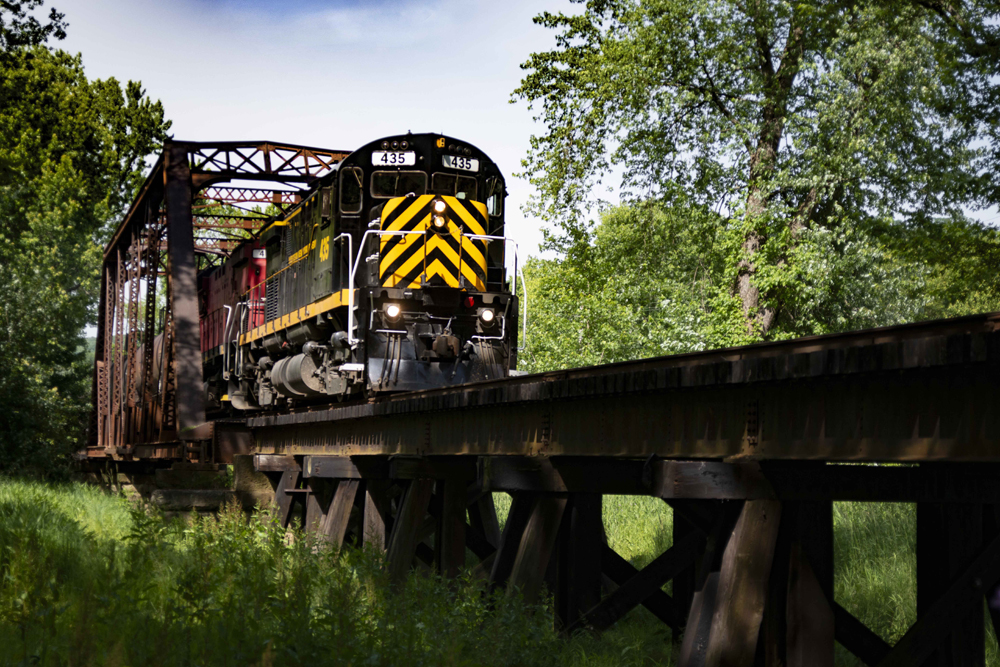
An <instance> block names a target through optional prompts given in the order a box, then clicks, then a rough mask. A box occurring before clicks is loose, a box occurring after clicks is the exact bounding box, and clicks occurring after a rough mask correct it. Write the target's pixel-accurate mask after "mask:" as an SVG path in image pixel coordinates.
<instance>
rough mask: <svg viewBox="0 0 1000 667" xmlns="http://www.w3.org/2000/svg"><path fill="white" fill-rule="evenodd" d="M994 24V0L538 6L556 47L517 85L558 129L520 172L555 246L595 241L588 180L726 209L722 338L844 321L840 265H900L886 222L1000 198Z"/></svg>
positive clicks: (614, 0) (952, 212) (669, 201)
mask: <svg viewBox="0 0 1000 667" xmlns="http://www.w3.org/2000/svg"><path fill="white" fill-rule="evenodd" d="M577 1H580V0H577ZM998 18H1000V5H997V4H996V3H975V2H966V3H962V2H958V3H939V2H933V1H930V0H929V1H926V2H924V1H919V0H914V1H912V2H911V1H904V0H899V1H895V2H860V1H849V0H831V1H827V2H817V3H793V2H783V1H779V0H746V1H743V0H644V1H643V2H638V1H632V0H590V1H588V2H586V4H585V6H584V8H583V12H582V13H581V14H579V15H573V16H567V15H563V14H549V13H544V14H542V15H540V16H538V17H537V18H536V19H535V20H536V22H537V23H539V24H541V25H544V26H547V27H550V28H553V29H556V30H558V31H559V33H558V36H557V38H556V48H555V49H554V50H552V51H549V52H545V53H536V54H533V55H532V56H531V57H530V58H529V59H528V61H527V62H526V63H525V64H524V65H523V66H522V67H523V68H524V69H526V70H527V71H528V74H527V75H526V76H525V78H524V79H523V81H522V84H521V86H520V87H519V88H518V89H517V90H516V91H515V93H514V94H515V97H517V98H520V99H524V100H527V101H528V102H529V103H531V104H533V105H539V106H540V108H541V109H540V119H541V120H543V121H544V122H545V124H546V127H547V132H546V133H545V134H543V135H541V136H537V137H533V139H532V148H531V152H530V153H529V156H528V158H527V160H526V161H525V167H526V173H527V175H528V176H529V178H530V179H531V181H532V183H533V184H534V185H535V186H536V187H537V189H538V195H537V197H536V198H535V199H534V200H533V204H532V206H533V210H534V211H535V212H536V213H537V214H539V215H540V216H542V217H543V218H544V219H546V220H547V221H549V222H550V223H552V224H553V227H552V229H551V230H550V233H549V236H548V237H547V241H548V246H549V247H551V248H554V249H556V250H558V251H561V252H563V253H567V252H569V251H570V249H571V248H573V247H575V246H579V245H580V244H582V243H588V242H590V239H591V236H590V234H589V225H588V223H587V213H588V210H589V206H590V204H592V203H593V201H594V198H593V194H592V193H594V192H595V191H596V186H597V185H598V184H599V183H600V182H601V179H602V178H603V177H605V176H606V175H607V174H608V173H609V172H610V171H611V170H612V169H614V168H620V169H621V170H622V173H623V182H622V187H623V189H622V192H623V198H624V200H625V201H626V202H636V201H642V200H646V201H658V202H661V203H662V204H663V205H665V206H672V205H674V204H675V203H678V202H679V203H680V204H681V205H682V206H691V205H694V206H699V207H702V208H703V209H706V210H714V211H716V212H717V213H718V214H719V223H718V224H719V228H720V229H719V233H718V236H717V238H718V243H719V247H720V248H721V249H722V251H723V252H724V253H725V259H724V262H723V264H724V266H725V267H726V268H725V274H726V275H725V276H724V277H723V279H722V280H721V281H720V284H719V285H718V288H719V292H718V293H717V295H716V298H715V299H714V300H713V302H714V304H715V306H716V307H717V308H725V309H728V310H729V311H730V312H729V313H728V314H719V313H716V315H715V317H716V318H717V319H720V320H729V321H738V323H739V326H738V327H735V328H733V329H731V330H730V332H729V335H728V338H727V342H729V343H740V342H751V341H754V340H759V339H761V338H764V339H767V338H778V337H785V336H790V335H798V334H802V333H814V332H821V331H825V330H835V329H837V328H840V327H842V326H847V325H849V323H850V322H852V321H855V320H857V319H858V318H856V317H854V316H852V315H850V313H847V315H846V316H845V315H844V313H841V314H840V315H836V316H833V320H830V319H824V318H828V317H830V316H831V310H833V311H836V310H838V308H837V307H835V306H837V304H836V303H834V302H831V301H830V298H828V297H830V296H831V294H832V293H831V292H829V289H832V288H833V287H834V286H832V285H830V283H829V280H828V277H829V276H831V275H845V276H849V275H850V272H851V270H852V268H851V267H852V266H853V265H857V264H858V262H861V263H867V264H869V265H872V266H874V265H873V264H872V262H875V263H879V262H881V263H883V264H884V265H885V266H888V264H885V262H889V261H890V258H889V256H888V255H887V254H886V253H887V252H888V246H887V245H886V243H885V241H884V239H882V238H881V237H880V236H879V235H880V234H881V233H882V232H883V231H884V230H885V229H886V228H887V227H891V226H892V225H917V224H926V223H927V222H928V221H930V220H932V219H934V218H937V217H948V218H951V219H954V220H960V219H962V209H963V207H971V208H982V207H987V206H989V205H992V204H995V203H997V202H998V201H1000V190H998V187H1000V180H998V179H996V178H994V177H993V170H992V169H991V168H990V164H991V161H992V160H994V159H995V158H996V157H997V154H998V152H1000V141H998V140H997V139H998V137H997V132H998V127H1000V125H998V120H1000V98H998V91H1000V88H998V86H997V84H996V82H995V81H994V80H993V79H994V76H993V75H994V73H995V72H996V71H997V64H998V59H1000V49H998V48H997V45H998V37H997V35H998V32H997V31H998V28H997V25H998V21H997V19H998ZM598 203H599V202H598ZM666 250H667V249H664V251H666ZM878 258H881V259H878ZM890 263H891V262H890ZM840 287H841V288H842V289H841V292H843V289H847V285H841V286H840ZM870 288H871V287H870V286H869V289H870ZM824 290H826V291H824ZM834 291H835V292H836V289H835V290H834ZM850 291H851V290H850V289H847V292H850ZM835 296H836V298H841V297H842V296H843V294H840V295H835ZM841 306H842V304H841ZM840 310H843V307H840ZM904 310H905V309H904ZM861 319H864V318H861Z"/></svg>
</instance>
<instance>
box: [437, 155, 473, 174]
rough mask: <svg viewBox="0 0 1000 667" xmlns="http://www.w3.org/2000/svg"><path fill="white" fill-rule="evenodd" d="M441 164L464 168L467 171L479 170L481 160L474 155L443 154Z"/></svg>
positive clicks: (453, 167) (450, 167)
mask: <svg viewBox="0 0 1000 667" xmlns="http://www.w3.org/2000/svg"><path fill="white" fill-rule="evenodd" d="M441 164H443V165H444V166H445V167H447V168H449V169H464V170H465V171H479V160H477V159H476V158H474V157H462V156H461V155H442V156H441Z"/></svg>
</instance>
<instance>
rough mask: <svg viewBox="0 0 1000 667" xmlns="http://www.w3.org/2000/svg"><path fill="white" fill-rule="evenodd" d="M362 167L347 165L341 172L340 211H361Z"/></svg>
mask: <svg viewBox="0 0 1000 667" xmlns="http://www.w3.org/2000/svg"><path fill="white" fill-rule="evenodd" d="M361 176H362V174H361V167H347V168H346V169H344V170H343V171H341V172H340V212H341V213H360V212H361V191H362V188H361Z"/></svg>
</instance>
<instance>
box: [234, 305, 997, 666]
mask: <svg viewBox="0 0 1000 667" xmlns="http://www.w3.org/2000/svg"><path fill="white" fill-rule="evenodd" d="M998 324H1000V314H993V315H983V316H976V317H970V318H962V319H955V320H946V321H942V322H932V323H924V324H919V325H909V326H904V327H893V328H888V329H882V330H876V331H870V332H857V333H852V334H843V335H838V336H829V337H817V338H812V339H803V340H798V341H787V342H783V343H774V344H765V345H759V346H752V347H747V348H739V349H733V350H716V351H711V352H705V353H698V354H692V355H680V356H675V357H664V358H661V359H651V360H644V361H639V362H633V363H628V364H616V365H611V366H603V367H595V368H589V369H578V370H573V371H565V372H560V373H549V374H543V375H537V376H525V377H518V378H510V379H508V380H505V381H498V382H488V383H481V384H474V385H466V386H463V387H455V388H451V389H442V390H433V391H428V392H419V393H414V394H409V395H401V396H394V397H390V398H387V399H380V400H378V401H375V402H372V403H368V404H362V405H354V406H347V405H345V406H338V407H333V408H329V407H323V408H316V409H312V410H302V411H298V412H294V413H288V414H283V415H262V416H258V417H254V418H252V419H249V420H248V421H247V423H246V426H245V427H242V428H243V429H244V430H243V431H242V433H244V435H245V436H246V437H247V439H248V444H247V450H246V451H250V452H252V453H253V455H254V457H255V458H254V460H255V466H256V468H257V470H259V471H263V472H266V473H268V474H269V475H271V476H272V477H273V479H274V481H275V484H276V488H277V491H278V492H277V499H278V505H279V507H280V511H281V513H282V516H283V517H284V518H285V520H288V518H289V517H291V516H292V514H293V513H294V512H296V511H300V512H301V513H302V520H303V521H304V523H305V525H307V526H309V527H312V529H314V530H318V531H319V532H321V533H322V534H323V535H325V536H326V537H327V539H329V540H330V541H331V542H333V543H334V544H335V545H340V544H342V543H343V542H344V540H345V539H346V538H347V537H348V536H351V535H353V536H352V537H351V539H352V540H354V541H355V542H356V543H363V544H374V545H375V546H377V547H378V548H381V549H385V550H386V552H387V562H388V567H389V570H390V572H391V575H392V578H393V579H394V580H396V581H399V580H400V579H401V578H403V577H404V576H405V574H406V572H407V571H408V570H409V569H410V568H411V567H412V566H414V564H416V565H417V566H426V567H428V568H432V569H434V570H435V571H437V572H440V573H441V574H443V575H446V576H454V575H455V574H456V573H458V572H459V571H461V570H462V569H463V568H471V569H472V571H473V572H474V573H476V574H477V575H478V576H480V577H482V578H483V579H484V580H487V581H488V582H489V586H491V587H506V589H507V590H508V591H515V590H517V591H520V593H521V594H523V595H524V596H525V597H526V598H527V599H529V600H534V599H537V598H538V596H539V594H540V593H541V592H542V591H543V590H547V591H549V592H550V593H551V594H552V595H553V597H554V607H555V614H556V619H555V622H556V625H557V627H558V628H560V629H561V630H563V631H564V632H567V633H571V632H574V631H576V630H578V629H590V630H592V631H598V632H599V631H601V630H604V629H606V628H608V627H610V626H611V625H613V624H614V623H615V622H616V621H618V620H619V619H621V618H623V617H624V616H625V615H626V614H627V613H628V612H629V611H630V610H632V609H634V608H636V607H638V606H639V605H642V606H644V607H645V608H646V609H648V610H649V611H650V612H651V613H652V614H653V615H654V616H656V617H657V618H659V619H660V620H661V621H663V622H664V623H665V624H666V625H668V626H669V627H670V628H672V629H673V631H674V632H673V636H674V637H675V638H682V639H681V640H680V644H679V646H678V647H677V651H678V653H679V657H680V662H679V664H680V665H682V666H683V667H693V666H701V665H706V666H712V667H715V666H745V665H766V666H768V667H772V666H774V667H776V666H778V665H785V666H803V667H805V666H809V667H817V666H820V667H821V666H823V665H833V656H834V644H835V642H837V643H840V644H841V645H842V646H843V647H844V648H846V649H847V650H848V651H850V652H851V653H853V654H854V655H855V656H857V657H858V658H859V659H860V660H861V661H862V662H863V663H864V664H867V665H880V666H888V665H898V666H900V667H902V666H904V665H905V666H914V665H918V666H934V667H938V666H940V667H944V666H948V667H957V666H963V667H964V666H973V665H983V664H984V660H985V657H984V651H985V648H984V644H985V633H986V630H987V628H986V627H985V616H986V615H985V612H984V609H985V605H984V596H985V597H986V598H987V599H989V600H992V599H993V598H994V597H996V596H997V595H998V594H1000V589H998V584H1000V515H998V508H1000V483H998V482H1000V373H998V371H1000V333H998V332H997V331H996V329H997V328H998ZM216 430H217V433H216V436H217V438H221V433H222V431H221V430H220V428H219V427H218V426H217V428H216ZM250 440H252V442H249V441H250ZM887 463H888V464H889V465H886V464H887ZM862 464H863V465H862ZM495 491H502V492H506V493H509V494H510V495H511V497H512V499H513V502H512V504H511V507H510V512H509V515H508V517H507V520H506V524H505V526H504V529H503V533H502V534H501V533H500V530H499V527H498V524H497V517H496V512H495V510H494V507H493V496H492V492H495ZM606 494H633V495H637V494H638V495H648V496H653V497H657V498H661V499H663V501H665V502H666V503H668V504H669V505H670V506H671V507H672V508H673V517H674V521H673V536H672V538H673V542H672V546H671V547H670V548H669V549H668V550H667V551H666V552H664V553H663V554H662V555H660V556H659V557H657V558H656V559H655V560H653V561H652V562H651V563H650V564H649V565H647V566H646V567H645V568H643V569H642V570H637V569H636V568H635V567H633V566H632V565H631V564H630V563H629V562H628V561H627V560H625V559H624V558H622V557H621V555H619V554H617V553H616V552H615V551H614V550H613V549H611V548H610V547H609V545H608V543H607V540H606V537H605V534H604V528H603V522H602V516H601V506H602V503H601V498H602V496H603V495H606ZM834 501H867V502H908V503H916V505H917V577H916V578H917V614H918V619H917V622H916V623H915V624H914V625H913V627H911V628H910V630H909V631H908V632H907V633H906V634H905V636H904V637H903V638H902V639H901V640H900V641H898V642H897V643H896V644H895V646H890V645H889V644H888V643H886V641H885V640H884V639H883V638H881V637H880V636H878V635H877V634H876V633H874V632H873V631H872V630H870V629H869V628H867V627H866V626H865V625H864V624H863V623H862V622H861V621H859V620H858V619H857V618H855V617H854V616H853V615H852V614H851V613H850V612H849V611H848V610H846V609H844V608H843V607H842V606H841V605H839V604H838V603H837V600H836V597H835V595H834V591H833V571H834V570H833V567H834V558H833V556H834V554H833V549H834V548H833V518H832V512H833V505H832V503H833V502H834ZM295 508H298V509H295ZM467 553H471V554H474V555H475V559H476V560H475V561H474V562H467V561H466V554H467ZM669 581H672V582H673V586H672V589H671V590H672V594H670V595H668V594H667V593H666V592H664V590H663V588H664V584H666V583H667V582H669ZM886 603H887V604H888V603H889V601H888V600H887V601H886ZM992 621H993V625H994V632H995V631H996V630H997V623H1000V613H998V612H997V610H993V611H992Z"/></svg>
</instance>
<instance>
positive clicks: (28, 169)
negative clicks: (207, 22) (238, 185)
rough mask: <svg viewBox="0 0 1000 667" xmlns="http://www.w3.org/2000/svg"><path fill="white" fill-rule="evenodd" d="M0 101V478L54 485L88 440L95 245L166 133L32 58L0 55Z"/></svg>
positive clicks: (152, 120)
mask: <svg viewBox="0 0 1000 667" xmlns="http://www.w3.org/2000/svg"><path fill="white" fill-rule="evenodd" d="M4 11H7V5H6V4H5V5H4V8H3V10H0V16H3V15H4V14H3V12H4ZM0 99H2V100H3V101H4V104H3V110H2V112H0V266H3V267H4V268H3V272H4V274H3V278H2V280H0V404H2V405H4V406H5V407H4V410H3V411H0V470H6V471H8V472H10V471H31V472H36V473H43V474H52V473H54V472H55V471H58V470H59V469H60V466H61V465H62V464H63V463H65V461H66V457H67V456H68V454H69V453H70V452H71V451H72V450H73V449H75V448H78V447H79V446H80V444H81V442H82V437H83V434H84V432H85V425H86V417H87V413H88V410H89V400H90V377H91V374H92V372H93V369H92V367H91V366H90V364H89V363H88V360H87V358H86V354H85V351H84V350H85V348H84V344H83V338H82V335H83V329H84V326H85V325H86V324H87V323H88V322H92V321H93V315H94V306H95V305H96V299H97V295H98V290H99V267H100V262H101V252H102V248H103V245H104V241H105V240H106V239H107V238H108V235H109V233H110V231H111V230H112V229H113V228H114V227H115V225H116V224H117V222H118V221H119V220H120V218H121V215H122V213H123V210H124V207H125V206H126V205H127V203H128V202H129V201H130V200H131V198H132V195H133V193H134V191H135V188H136V187H137V185H138V183H139V182H140V181H141V172H142V169H143V167H144V163H143V160H144V158H145V156H146V155H147V154H149V153H150V152H151V151H152V150H153V149H154V148H155V147H156V146H157V145H158V143H159V142H161V141H162V140H163V138H164V137H165V136H166V135H165V132H166V130H167V128H168V127H169V123H168V122H165V121H164V119H163V108H162V106H161V105H160V103H159V102H155V103H154V102H152V101H150V100H149V99H148V98H146V97H145V94H144V93H143V91H142V88H141V86H140V85H139V84H138V83H136V82H129V83H128V84H127V85H126V86H125V87H124V89H123V88H122V86H121V85H120V84H119V83H118V82H117V81H116V80H115V79H108V80H105V81H88V80H87V78H86V76H85V75H84V72H83V66H82V63H81V61H80V58H79V57H78V56H77V57H74V56H70V55H69V54H66V53H63V52H59V51H57V52H51V51H49V50H47V49H45V48H43V47H40V46H36V47H32V48H23V49H15V50H7V51H5V52H4V58H3V59H2V60H0Z"/></svg>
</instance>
